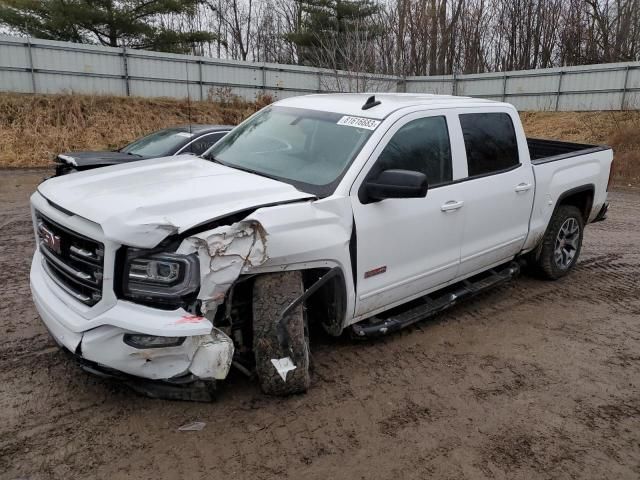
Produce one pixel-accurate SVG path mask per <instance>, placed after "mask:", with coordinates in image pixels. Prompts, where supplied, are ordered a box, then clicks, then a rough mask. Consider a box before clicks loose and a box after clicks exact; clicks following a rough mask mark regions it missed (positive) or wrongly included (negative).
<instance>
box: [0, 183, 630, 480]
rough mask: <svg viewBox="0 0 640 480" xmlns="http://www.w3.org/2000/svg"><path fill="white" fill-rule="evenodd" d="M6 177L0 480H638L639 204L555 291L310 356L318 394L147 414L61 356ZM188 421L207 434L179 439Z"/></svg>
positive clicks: (24, 223)
mask: <svg viewBox="0 0 640 480" xmlns="http://www.w3.org/2000/svg"><path fill="white" fill-rule="evenodd" d="M41 177H42V171H39V172H38V171H35V172H34V171H14V172H7V171H4V172H0V272H1V274H2V282H1V283H0V298H1V299H2V302H1V303H0V331H1V332H2V337H3V338H2V341H0V478H2V479H34V480H35V479H50V478H61V479H62V478H64V479H70V478H83V479H84V478H98V479H103V478H104V479H110V480H116V479H124V478H130V479H157V478H184V479H200V478H216V479H223V478H251V479H264V478H278V479H289V478H290V479H300V478H305V479H322V480H326V479H327V478H330V479H389V478H402V479H405V478H407V479H425V478H438V479H441V478H452V479H454V478H455V479H461V478H470V479H476V478H480V479H481V478H492V479H532V478H536V479H538V478H541V479H551V478H553V479H564V478H593V479H637V478H639V477H640V280H639V278H640V247H638V245H640V192H638V191H637V190H635V191H634V190H616V191H613V192H612V193H611V195H610V199H611V203H612V207H611V213H610V216H609V219H608V220H607V221H606V222H603V223H600V224H596V225H592V226H590V227H589V228H588V229H587V232H586V237H585V243H584V248H583V253H582V257H581V260H580V263H579V265H578V266H577V268H576V270H575V271H574V273H573V274H572V275H570V276H569V277H568V278H565V279H563V280H560V281H558V282H555V283H553V282H543V281H540V280H535V279H532V278H529V277H526V276H523V277H521V278H520V279H518V280H517V281H515V282H513V283H511V284H510V285H507V286H504V287H501V288H499V289H497V290H494V291H492V292H490V293H487V294H485V295H483V296H481V297H479V298H477V299H475V300H473V301H470V302H467V303H465V304H463V305H459V306H457V307H455V308H454V309H452V310H450V311H448V312H446V313H444V314H441V315H439V316H438V317H437V318H435V319H433V320H431V321H427V322H424V323H422V324H420V325H418V326H416V327H415V328H410V329H408V330H406V331H404V332H401V333H399V334H397V335H393V336H390V337H388V338H385V339H382V340H380V341H375V342H371V343H365V344H363V343H354V342H352V341H350V340H349V339H347V338H344V339H343V338H341V339H337V340H336V339H328V338H320V339H316V340H315V341H313V342H312V349H313V354H314V361H315V372H314V375H313V384H312V388H311V390H310V391H309V393H308V394H306V395H304V396H297V397H293V398H288V399H279V398H268V397H265V396H263V395H262V394H261V393H260V391H259V389H258V387H257V385H256V384H254V383H252V382H250V381H249V380H247V379H245V378H244V377H242V376H240V375H233V376H232V378H231V379H230V380H229V381H227V382H226V383H225V384H224V385H223V386H222V388H221V391H220V394H219V398H218V400H217V401H216V402H214V403H211V404H196V403H183V402H172V401H162V400H151V399H147V398H143V397H140V396H137V395H136V394H134V393H132V392H131V391H129V390H127V389H125V388H124V387H122V386H120V385H117V384H114V383H111V382H107V381H104V380H101V379H97V378H94V377H92V376H90V375H89V374H86V373H84V372H82V371H81V370H79V368H77V367H76V366H75V365H74V364H73V363H72V362H70V361H69V359H68V358H67V357H66V356H64V355H63V354H62V353H60V352H59V351H58V350H57V349H56V348H55V347H54V343H53V342H52V340H51V339H50V338H49V336H48V335H47V332H46V331H45V328H44V327H43V325H42V324H41V322H40V320H39V319H38V316H37V314H36V312H35V309H34V308H33V306H32V303H31V299H30V295H29V287H28V272H29V263H30V257H31V253H32V250H33V240H32V237H33V234H32V229H31V225H30V219H29V215H28V210H27V201H28V196H29V194H30V192H31V191H33V189H34V188H35V186H36V184H37V182H38V181H39V180H40V178H41ZM192 421H203V422H206V426H205V428H204V429H203V430H202V431H199V432H181V431H178V427H180V426H181V425H184V424H186V423H188V422H192Z"/></svg>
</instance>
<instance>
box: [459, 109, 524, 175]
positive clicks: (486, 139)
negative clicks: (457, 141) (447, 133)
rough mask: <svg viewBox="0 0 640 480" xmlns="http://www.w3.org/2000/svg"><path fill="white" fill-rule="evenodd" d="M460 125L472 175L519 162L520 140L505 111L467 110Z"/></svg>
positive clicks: (482, 173)
mask: <svg viewBox="0 0 640 480" xmlns="http://www.w3.org/2000/svg"><path fill="white" fill-rule="evenodd" d="M460 125H461V126H462V134H463V136H464V147H465V150H466V152H467V166H468V168H469V176H470V177H475V176H479V175H489V174H492V173H498V172H501V171H504V170H508V169H510V168H513V167H515V166H517V165H519V164H520V160H519V158H518V142H517V139H516V131H515V129H514V127H513V122H512V121H511V117H510V116H509V115H508V114H506V113H465V114H461V115H460Z"/></svg>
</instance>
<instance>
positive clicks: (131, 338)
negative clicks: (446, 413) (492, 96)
mask: <svg viewBox="0 0 640 480" xmlns="http://www.w3.org/2000/svg"><path fill="white" fill-rule="evenodd" d="M612 156H613V154H612V151H611V149H609V148H607V147H597V146H589V145H578V144H570V143H563V142H555V141H547V140H533V139H527V138H526V137H525V134H524V132H523V129H522V125H521V123H520V119H519V117H518V113H517V112H516V110H515V108H514V107H513V106H511V105H509V104H506V103H497V102H491V101H486V100H479V99H473V98H463V97H451V96H436V95H403V94H376V95H375V96H371V95H370V94H369V95H365V94H336V95H310V96H302V97H296V98H289V99H286V100H282V101H278V102H276V103H274V104H273V105H271V106H269V107H266V108H264V109H263V110H261V111H259V112H258V113H256V114H255V115H253V116H252V117H250V118H249V119H248V120H246V121H245V122H244V123H242V124H241V125H239V126H238V127H236V128H235V129H234V130H232V132H231V133H230V134H228V135H227V136H226V137H225V138H224V139H223V140H221V141H220V142H219V143H218V144H216V145H215V146H214V147H213V148H212V149H210V150H209V151H208V152H206V153H205V154H204V155H203V157H202V158H198V157H194V156H191V155H189V156H178V157H172V158H166V159H154V160H147V161H141V162H136V163H134V164H129V165H120V166H115V167H108V168H104V169H99V170H94V171H88V172H81V173H78V174H75V175H69V176H65V177H61V178H53V179H50V180H47V181H45V182H44V183H42V184H41V185H40V186H39V187H38V190H37V192H36V193H34V194H33V196H32V198H31V205H32V214H33V223H34V229H35V234H36V238H37V250H36V252H35V255H34V258H33V265H32V269H31V290H32V293H33V299H34V302H35V305H36V307H37V309H38V311H39V313H40V316H41V317H42V320H43V321H44V323H45V324H46V326H47V328H48V329H49V331H50V332H51V334H52V336H53V337H54V338H55V339H56V341H57V342H58V343H59V344H60V345H61V346H62V347H64V349H66V350H68V351H69V352H71V353H72V354H73V355H74V356H75V357H76V358H77V359H78V360H79V361H80V363H81V365H82V366H83V367H84V368H85V369H87V370H90V371H93V372H95V373H100V374H103V375H107V376H115V377H120V378H123V379H124V380H125V381H127V382H128V383H129V385H131V386H133V387H134V388H137V389H138V390H141V391H144V392H146V393H149V394H152V395H158V396H165V397H166V396H168V397H172V398H192V399H205V398H208V395H209V387H210V386H211V385H214V384H215V380H220V379H224V378H225V377H226V376H227V374H228V372H229V370H230V368H231V366H232V365H235V366H237V367H238V369H239V370H241V371H243V372H245V373H247V374H253V373H255V374H256V375H257V377H258V380H259V382H260V384H261V387H262V389H263V390H264V392H266V393H269V394H290V393H296V392H302V391H305V390H306V389H307V388H308V387H309V384H310V373H309V338H308V337H309V334H308V332H309V328H308V327H309V325H310V324H317V325H322V326H323V327H324V328H325V329H326V331H327V332H329V333H330V334H332V335H340V334H341V333H342V332H343V331H344V330H345V329H347V328H348V329H349V330H350V332H351V333H352V334H353V335H354V336H355V337H362V338H367V337H373V336H376V335H383V334H387V333H389V332H392V331H394V330H397V329H399V328H402V327H404V326H406V325H409V324H411V323H414V322H416V321H418V320H421V319H423V318H426V317H428V316H430V315H432V314H434V313H435V312H438V311H440V310H442V309H444V308H446V307H448V306H451V305H453V304H454V303H456V302H458V301H459V300H461V299H462V298H464V297H467V296H470V295H473V294H475V293H477V292H479V291H481V290H484V289H486V288H488V287H490V286H493V285H496V284H498V283H501V282H504V281H506V280H509V279H511V278H512V277H513V276H514V275H515V274H517V273H518V271H519V266H520V263H521V260H522V261H524V260H525V259H526V260H527V261H528V263H529V264H530V265H531V266H532V267H534V268H535V269H537V270H538V271H539V272H540V273H541V274H542V275H544V276H546V277H547V278H549V279H556V278H559V277H561V276H563V275H565V274H567V273H568V272H569V271H570V270H571V269H572V268H573V266H574V265H575V264H576V262H577V260H578V256H579V254H580V247H581V242H582V237H583V229H584V226H585V225H586V224H588V223H590V222H594V221H597V220H602V219H604V217H605V216H606V211H607V206H608V204H607V189H608V180H609V171H610V167H611V162H612ZM203 386H204V387H206V388H201V387H203ZM201 392H205V393H201Z"/></svg>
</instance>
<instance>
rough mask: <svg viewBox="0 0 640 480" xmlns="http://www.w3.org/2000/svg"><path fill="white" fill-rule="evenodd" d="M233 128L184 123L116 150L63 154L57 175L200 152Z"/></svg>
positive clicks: (57, 162) (58, 157)
mask: <svg viewBox="0 0 640 480" xmlns="http://www.w3.org/2000/svg"><path fill="white" fill-rule="evenodd" d="M232 128H233V127H230V126H227V125H184V126H180V127H172V128H165V129H163V130H159V131H157V132H154V133H151V134H149V135H147V136H145V137H142V138H139V139H138V140H135V141H134V142H132V143H130V144H129V145H127V146H126V147H123V148H121V149H120V150H116V151H114V152H70V153H61V154H60V155H58V156H57V157H56V159H55V163H56V176H59V175H65V174H67V173H71V172H75V171H81V170H89V169H91V168H98V167H106V166H107V165H118V164H121V163H128V162H135V161H138V160H147V159H149V158H158V157H170V156H172V155H178V154H184V153H191V154H193V155H201V154H202V153H204V152H205V151H206V150H208V149H209V147H211V146H212V145H213V144H215V143H216V142H217V141H218V140H220V139H221V138H222V137H224V136H225V135H226V134H227V133H229V131H230V130H231V129H232Z"/></svg>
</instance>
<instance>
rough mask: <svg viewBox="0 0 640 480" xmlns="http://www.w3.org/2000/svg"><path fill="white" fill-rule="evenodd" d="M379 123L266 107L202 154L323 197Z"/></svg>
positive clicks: (332, 188)
mask: <svg viewBox="0 0 640 480" xmlns="http://www.w3.org/2000/svg"><path fill="white" fill-rule="evenodd" d="M379 123H380V122H379V121H377V120H370V119H365V118H360V117H345V116H344V115H342V114H338V113H329V112H321V111H317V110H306V109H299V108H289V107H277V106H273V107H267V108H265V109H264V110H262V111H260V112H258V113H257V114H256V115H254V116H253V117H252V118H250V119H249V120H247V121H246V122H245V123H243V124H241V125H240V126H239V127H237V128H236V129H235V130H233V131H232V132H231V133H230V134H229V135H227V136H226V137H224V138H223V139H222V140H220V141H219V142H218V143H217V144H216V145H215V146H213V147H212V148H211V149H210V150H209V151H208V152H207V153H206V154H205V158H208V159H210V160H215V161H218V162H220V163H222V164H224V165H228V166H230V167H234V168H238V169H240V170H247V171H250V172H253V173H257V174H259V175H264V176H266V177H271V178H275V179H278V180H281V181H284V182H287V183H290V184H291V185H293V186H295V187H296V188H298V189H300V190H303V191H305V192H309V193H313V194H315V195H318V196H327V195H330V194H331V193H333V191H334V190H335V187H336V186H337V184H338V182H339V181H340V178H341V177H342V175H343V174H344V172H345V171H346V169H347V167H348V166H349V164H350V163H351V161H352V160H353V159H354V157H355V156H356V155H357V153H358V152H359V151H360V149H361V148H362V146H363V145H364V143H365V142H366V141H367V139H368V138H369V137H370V136H371V133H372V131H373V129H375V127H376V126H377V125H378V124H379ZM363 125H364V126H363Z"/></svg>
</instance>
